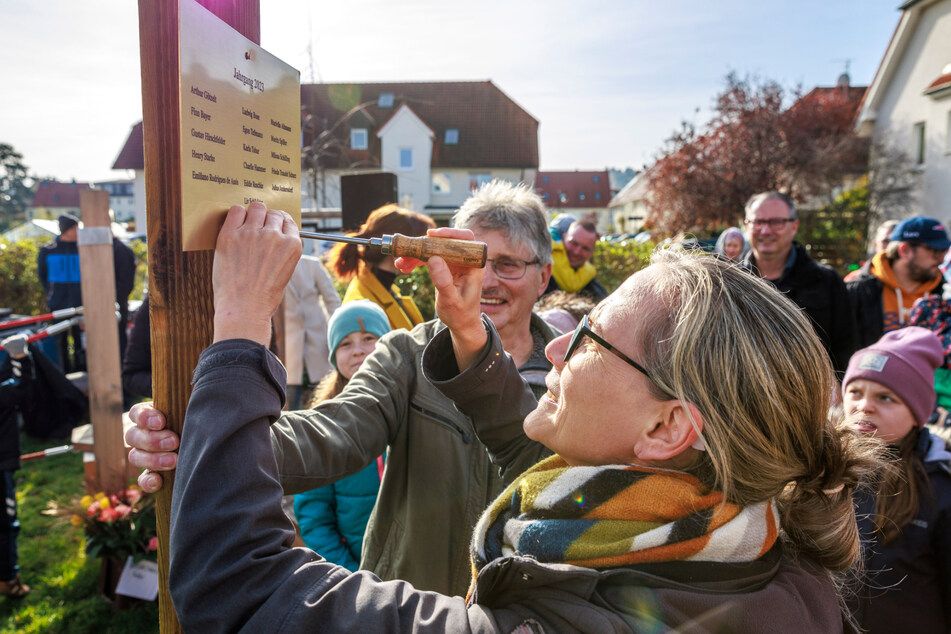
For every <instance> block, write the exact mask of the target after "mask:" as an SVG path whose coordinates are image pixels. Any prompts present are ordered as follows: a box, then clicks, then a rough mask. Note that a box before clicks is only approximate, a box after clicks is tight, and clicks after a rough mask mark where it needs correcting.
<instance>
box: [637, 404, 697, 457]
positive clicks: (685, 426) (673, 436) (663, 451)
mask: <svg viewBox="0 0 951 634" xmlns="http://www.w3.org/2000/svg"><path fill="white" fill-rule="evenodd" d="M702 431H703V416H702V415H701V414H700V410H699V409H697V406H696V405H694V404H693V403H687V402H685V401H667V403H666V404H665V407H664V408H663V409H662V411H661V415H660V416H659V418H658V419H657V420H656V421H655V422H654V424H653V425H652V426H650V427H648V428H647V429H646V430H645V431H644V433H643V434H641V435H640V436H639V437H638V439H637V442H636V443H635V446H634V452H635V454H636V455H637V457H638V458H639V459H641V460H670V459H671V458H675V457H676V456H679V455H680V454H682V453H683V452H684V451H686V450H687V449H690V448H691V447H693V448H696V449H700V448H702V447H703V441H702V440H700V435H699V434H700V432H702Z"/></svg>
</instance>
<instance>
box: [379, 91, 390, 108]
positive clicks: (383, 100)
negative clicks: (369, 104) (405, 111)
mask: <svg viewBox="0 0 951 634" xmlns="http://www.w3.org/2000/svg"><path fill="white" fill-rule="evenodd" d="M376 106H377V108H392V107H393V93H391V92H381V93H380V96H379V97H378V98H377V100H376Z"/></svg>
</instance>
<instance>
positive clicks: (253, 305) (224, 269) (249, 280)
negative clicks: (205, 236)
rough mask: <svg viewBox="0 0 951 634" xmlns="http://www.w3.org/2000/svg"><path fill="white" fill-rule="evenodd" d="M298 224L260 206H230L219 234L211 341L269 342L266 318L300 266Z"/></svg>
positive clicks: (278, 301) (276, 304) (214, 275)
mask: <svg viewBox="0 0 951 634" xmlns="http://www.w3.org/2000/svg"><path fill="white" fill-rule="evenodd" d="M300 254H301V241H300V234H299V233H298V230H297V224H296V223H295V222H294V219H293V218H291V216H290V215H289V214H287V213H285V212H283V211H278V210H275V209H268V208H267V207H265V206H264V204H262V203H259V202H253V203H251V204H250V205H249V206H248V208H247V209H245V208H244V207H242V206H241V205H235V206H233V207H232V208H231V209H230V210H228V216H227V217H226V218H225V222H224V224H223V225H222V227H221V231H220V232H219V233H218V243H217V245H216V247H215V261H214V268H213V272H212V284H213V286H214V292H215V332H214V340H215V341H216V342H217V341H223V340H225V339H250V340H252V341H256V342H258V343H260V344H262V345H264V346H266V345H268V343H269V342H270V340H271V315H273V314H274V311H276V310H277V307H278V305H279V304H280V303H281V298H283V297H284V287H285V286H287V282H288V280H290V278H291V275H292V274H293V273H294V267H295V266H297V261H298V260H300Z"/></svg>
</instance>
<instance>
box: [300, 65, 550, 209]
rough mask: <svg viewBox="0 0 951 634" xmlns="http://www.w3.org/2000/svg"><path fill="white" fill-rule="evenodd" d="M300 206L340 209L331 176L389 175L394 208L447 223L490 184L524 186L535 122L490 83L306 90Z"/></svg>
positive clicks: (534, 160)
mask: <svg viewBox="0 0 951 634" xmlns="http://www.w3.org/2000/svg"><path fill="white" fill-rule="evenodd" d="M301 111H302V115H303V123H302V126H301V127H302V130H303V140H302V150H301V155H302V161H303V163H304V165H303V166H302V170H301V171H302V183H301V188H302V190H303V199H302V207H303V208H304V209H334V208H339V207H340V206H341V198H340V176H341V175H344V174H353V173H359V172H361V171H380V170H383V171H386V172H392V173H394V174H396V175H397V187H398V201H397V202H399V203H400V204H401V205H402V206H404V207H406V208H409V209H413V210H414V211H418V212H421V213H426V214H429V215H431V216H433V217H435V218H437V219H446V218H448V217H450V216H451V215H452V214H453V212H455V210H456V209H457V208H458V207H459V205H460V204H462V202H463V201H464V200H465V199H466V198H467V197H468V196H469V193H470V192H471V191H472V190H474V189H476V188H478V186H479V185H481V184H482V183H484V182H488V181H489V180H492V179H494V178H499V179H503V180H507V181H510V182H513V183H518V182H525V183H527V184H528V185H529V186H531V185H532V184H533V183H534V181H535V175H536V173H537V171H538V120H537V119H535V118H534V117H533V116H532V115H530V114H529V113H528V112H527V111H525V110H524V109H523V108H522V107H521V106H519V105H518V104H517V103H516V102H515V101H514V100H512V99H511V98H510V97H509V96H508V95H506V94H505V93H504V92H502V91H501V90H500V89H499V88H498V87H497V86H496V85H495V84H493V83H492V82H491V81H479V82H393V83H367V84H305V85H302V86H301Z"/></svg>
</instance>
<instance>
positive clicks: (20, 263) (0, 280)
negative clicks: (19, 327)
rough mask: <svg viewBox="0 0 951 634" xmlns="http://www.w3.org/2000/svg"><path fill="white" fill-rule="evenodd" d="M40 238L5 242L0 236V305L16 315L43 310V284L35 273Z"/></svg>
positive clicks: (42, 242)
mask: <svg viewBox="0 0 951 634" xmlns="http://www.w3.org/2000/svg"><path fill="white" fill-rule="evenodd" d="M44 242H45V241H44V240H42V239H39V238H37V239H34V240H20V241H19V242H7V241H6V240H2V239H0V298H2V299H0V307H2V308H9V309H10V310H12V311H13V312H14V314H17V315H39V314H41V313H43V312H45V309H46V298H45V297H44V296H43V285H42V284H40V278H39V277H37V275H36V256H37V254H38V253H39V250H40V247H41V246H43V244H44Z"/></svg>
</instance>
